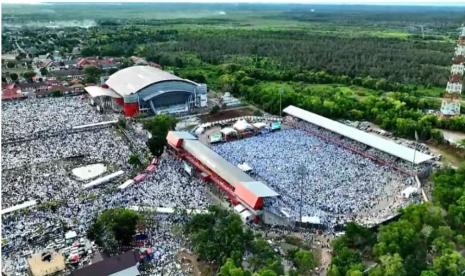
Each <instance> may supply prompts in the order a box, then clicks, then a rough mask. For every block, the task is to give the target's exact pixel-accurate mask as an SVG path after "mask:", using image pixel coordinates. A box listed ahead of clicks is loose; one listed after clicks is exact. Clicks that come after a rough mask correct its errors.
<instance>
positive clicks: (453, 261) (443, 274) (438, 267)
mask: <svg viewBox="0 0 465 276" xmlns="http://www.w3.org/2000/svg"><path fill="white" fill-rule="evenodd" d="M433 270H434V272H435V273H436V274H437V275H438V276H448V275H461V274H463V271H465V258H464V257H463V256H462V254H460V253H459V252H457V251H454V250H448V251H447V252H445V253H444V254H442V255H441V256H438V257H436V258H434V260H433Z"/></svg>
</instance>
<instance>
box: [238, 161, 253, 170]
mask: <svg viewBox="0 0 465 276" xmlns="http://www.w3.org/2000/svg"><path fill="white" fill-rule="evenodd" d="M237 167H238V168H239V169H241V170H242V171H243V172H250V171H251V170H252V167H250V166H249V164H247V163H245V162H244V163H242V164H238V165H237Z"/></svg>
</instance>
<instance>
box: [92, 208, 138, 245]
mask: <svg viewBox="0 0 465 276" xmlns="http://www.w3.org/2000/svg"><path fill="white" fill-rule="evenodd" d="M140 219H141V216H140V215H139V214H138V213H137V212H135V211H132V210H129V209H125V208H115V209H108V210H105V211H103V213H101V214H100V215H99V216H98V217H97V218H96V219H95V220H94V222H93V224H92V225H91V227H90V228H89V230H88V232H87V236H88V237H89V238H90V239H92V240H95V242H96V243H97V244H98V245H99V246H102V247H103V248H104V250H105V251H107V252H114V250H115V242H116V244H117V246H118V247H119V246H127V245H129V244H130V243H131V241H132V237H133V236H134V234H135V230H136V225H137V223H138V222H139V221H140Z"/></svg>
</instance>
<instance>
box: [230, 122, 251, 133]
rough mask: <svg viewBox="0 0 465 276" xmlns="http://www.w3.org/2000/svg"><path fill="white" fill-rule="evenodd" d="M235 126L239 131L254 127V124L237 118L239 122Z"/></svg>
mask: <svg viewBox="0 0 465 276" xmlns="http://www.w3.org/2000/svg"><path fill="white" fill-rule="evenodd" d="M233 127H234V129H236V130H237V131H241V132H242V131H247V130H251V129H253V126H252V125H251V124H249V123H247V121H246V120H244V119H239V120H237V122H236V123H235V124H234V125H233Z"/></svg>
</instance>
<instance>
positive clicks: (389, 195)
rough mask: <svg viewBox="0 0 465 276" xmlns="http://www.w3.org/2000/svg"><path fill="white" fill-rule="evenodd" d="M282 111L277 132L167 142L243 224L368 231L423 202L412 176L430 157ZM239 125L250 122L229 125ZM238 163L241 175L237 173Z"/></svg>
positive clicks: (184, 136) (176, 136) (184, 135)
mask: <svg viewBox="0 0 465 276" xmlns="http://www.w3.org/2000/svg"><path fill="white" fill-rule="evenodd" d="M284 112H285V113H286V114H287V116H286V117H285V118H283V121H282V123H283V124H282V129H281V130H278V131H272V130H273V128H272V127H270V126H268V127H265V128H262V129H257V131H255V132H254V133H253V134H252V135H251V136H247V137H242V138H240V137H238V138H236V139H235V140H233V141H227V142H225V143H219V144H216V143H215V144H210V145H204V144H202V142H200V140H202V139H200V140H198V139H197V138H196V137H194V136H193V135H191V134H190V133H188V132H178V131H172V132H170V133H169V134H168V135H167V141H168V144H169V145H170V146H171V147H172V148H173V149H174V150H175V152H176V153H177V155H178V156H179V157H181V158H182V159H184V160H186V161H188V162H189V163H191V164H192V165H193V166H194V167H195V168H196V169H197V170H198V172H199V175H200V177H202V178H204V179H205V180H209V181H210V182H213V183H214V184H216V186H218V187H219V189H220V190H221V191H222V192H223V193H224V194H225V195H226V197H227V198H228V200H229V201H230V202H231V203H232V204H233V205H234V209H235V210H236V211H237V212H238V213H239V214H240V215H241V217H242V218H243V219H244V217H246V218H249V219H244V220H245V221H247V220H249V221H250V220H254V219H255V218H260V220H261V221H263V222H264V223H267V224H279V225H295V224H299V223H300V224H307V225H315V226H317V227H318V228H332V229H342V228H341V227H343V226H344V225H345V224H346V223H347V222H349V221H356V222H357V223H360V224H362V225H365V226H369V227H371V226H374V225H378V224H379V223H382V222H384V221H386V220H388V219H390V218H392V217H393V216H396V215H397V214H398V210H399V209H400V208H403V207H405V206H407V205H409V204H411V203H413V202H418V201H421V200H422V198H421V183H419V181H417V180H418V178H417V177H416V176H417V175H419V173H420V172H422V171H424V170H425V169H426V168H427V167H431V162H430V161H431V159H433V158H434V157H433V156H431V155H429V154H428V153H426V152H422V150H420V149H413V148H410V147H407V146H404V145H402V144H398V143H395V142H393V141H391V140H387V139H385V138H382V137H380V136H377V135H374V134H371V133H367V132H364V131H360V130H358V129H356V128H353V127H349V126H347V125H344V124H341V123H339V122H337V121H334V120H331V119H328V118H325V117H322V116H319V115H317V114H314V113H311V112H308V111H306V110H303V109H300V108H297V107H294V106H289V107H287V108H285V109H284ZM239 124H242V125H245V124H249V122H246V121H241V120H239V121H237V122H236V123H235V124H234V125H233V126H234V127H235V126H237V125H239ZM226 128H227V127H226ZM200 136H201V134H200ZM202 141H203V140H202ZM244 164H247V167H248V169H247V170H241V166H243V165H244ZM405 191H415V192H414V193H411V194H409V195H408V196H406V195H405ZM246 214H247V215H246Z"/></svg>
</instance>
